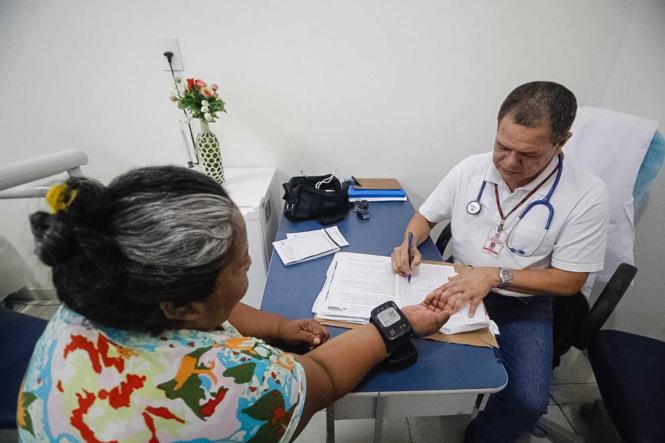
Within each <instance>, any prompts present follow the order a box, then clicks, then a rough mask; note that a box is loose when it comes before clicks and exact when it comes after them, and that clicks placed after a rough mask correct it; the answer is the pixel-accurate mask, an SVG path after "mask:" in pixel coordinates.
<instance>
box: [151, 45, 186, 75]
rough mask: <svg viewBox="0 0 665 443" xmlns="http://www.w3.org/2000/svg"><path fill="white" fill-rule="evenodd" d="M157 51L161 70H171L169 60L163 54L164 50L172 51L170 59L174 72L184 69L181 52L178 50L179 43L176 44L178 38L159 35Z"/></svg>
mask: <svg viewBox="0 0 665 443" xmlns="http://www.w3.org/2000/svg"><path fill="white" fill-rule="evenodd" d="M158 42H159V45H158V47H159V53H158V56H159V57H160V65H159V66H160V67H161V69H162V71H168V72H171V68H169V62H168V60H167V59H166V56H165V55H164V53H165V52H167V51H171V52H172V53H173V58H172V59H171V64H172V65H173V71H174V72H180V71H184V70H185V68H184V66H183V64H182V53H181V52H180V45H179V44H178V39H177V38H175V37H159V38H158Z"/></svg>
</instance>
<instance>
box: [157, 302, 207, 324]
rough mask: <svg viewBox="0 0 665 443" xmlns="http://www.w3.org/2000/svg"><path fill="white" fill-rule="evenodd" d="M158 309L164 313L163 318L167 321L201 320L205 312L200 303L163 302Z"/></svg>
mask: <svg viewBox="0 0 665 443" xmlns="http://www.w3.org/2000/svg"><path fill="white" fill-rule="evenodd" d="M159 307H160V309H161V310H162V312H163V313H164V317H166V318H167V319H169V320H175V321H181V322H182V321H185V322H191V321H194V320H197V319H199V318H201V316H202V314H203V313H204V312H205V307H204V305H203V303H201V302H195V301H193V302H174V301H163V302H160V303H159Z"/></svg>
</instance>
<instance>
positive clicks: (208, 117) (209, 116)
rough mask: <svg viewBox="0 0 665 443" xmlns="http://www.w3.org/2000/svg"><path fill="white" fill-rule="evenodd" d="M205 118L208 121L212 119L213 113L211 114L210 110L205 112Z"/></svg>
mask: <svg viewBox="0 0 665 443" xmlns="http://www.w3.org/2000/svg"><path fill="white" fill-rule="evenodd" d="M203 118H205V119H206V121H207V122H209V121H212V115H210V113H209V112H206V113H205V114H203Z"/></svg>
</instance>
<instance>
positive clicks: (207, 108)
mask: <svg viewBox="0 0 665 443" xmlns="http://www.w3.org/2000/svg"><path fill="white" fill-rule="evenodd" d="M208 111H210V108H209V107H207V106H205V105H203V106H201V112H208Z"/></svg>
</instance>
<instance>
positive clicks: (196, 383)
mask: <svg viewBox="0 0 665 443" xmlns="http://www.w3.org/2000/svg"><path fill="white" fill-rule="evenodd" d="M175 385H176V381H175V380H169V381H167V382H164V383H162V384H159V385H157V388H158V389H161V390H162V391H164V393H165V394H166V397H167V398H170V399H171V400H174V399H177V398H180V399H182V400H183V401H184V402H185V404H186V405H187V406H188V407H189V409H191V410H192V412H194V413H195V414H196V415H197V416H198V417H200V418H203V417H202V416H201V413H200V411H199V409H200V407H199V403H200V402H201V400H203V399H204V398H205V392H204V391H203V389H202V388H201V382H200V379H199V377H198V375H190V376H189V377H188V378H187V381H185V383H184V384H183V385H182V386H181V387H180V389H178V390H176V389H175Z"/></svg>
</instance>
